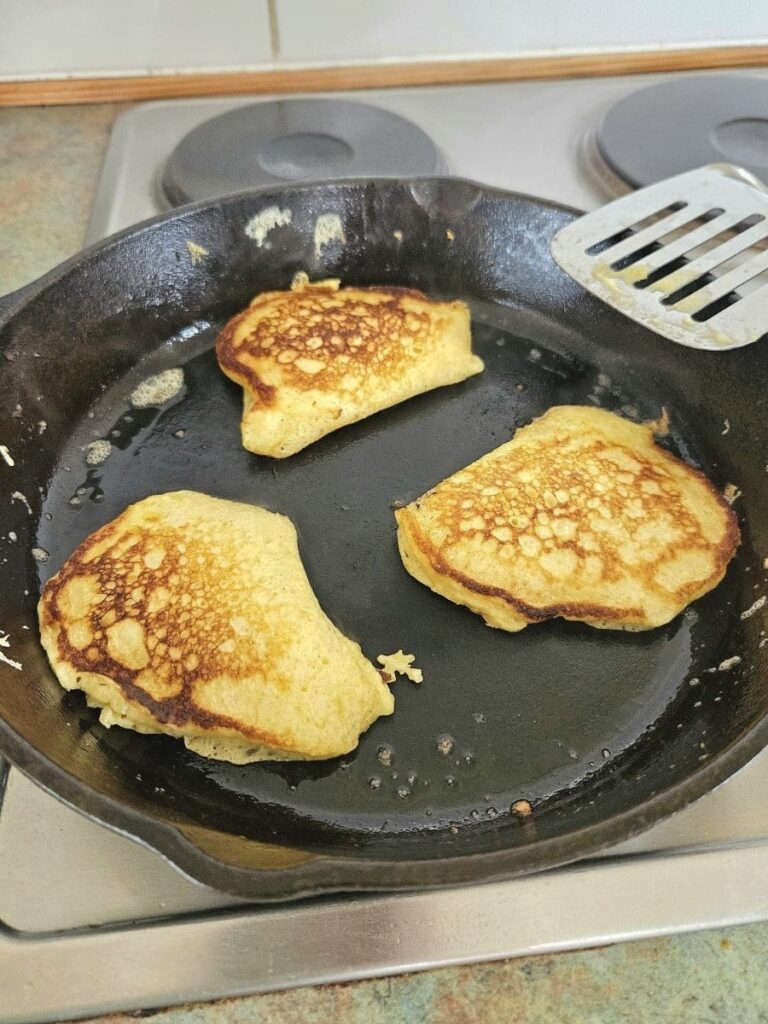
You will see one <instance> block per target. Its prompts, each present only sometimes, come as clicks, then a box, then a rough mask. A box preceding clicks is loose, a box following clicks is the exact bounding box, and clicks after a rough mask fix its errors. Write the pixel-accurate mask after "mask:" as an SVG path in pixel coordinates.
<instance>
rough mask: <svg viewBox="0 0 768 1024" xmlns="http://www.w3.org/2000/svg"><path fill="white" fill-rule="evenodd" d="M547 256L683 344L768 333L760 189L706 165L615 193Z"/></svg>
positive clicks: (735, 171) (766, 230)
mask: <svg viewBox="0 0 768 1024" xmlns="http://www.w3.org/2000/svg"><path fill="white" fill-rule="evenodd" d="M552 255H553V256H554V258H555V260H556V261H557V263H558V264H559V265H560V266H561V267H562V269H563V270H565V271H566V273H568V274H570V275H571V277H573V278H575V280H577V281H578V282H579V283H580V284H581V285H583V286H584V287H585V288H586V289H587V290H588V291H590V292H592V293H593V294H594V295H597V296H598V297H599V298H600V299H602V300H603V301H604V302H606V303H608V305H609V306H613V308H614V309H618V310H619V311H620V312H622V313H624V314H626V315H627V316H629V317H631V318H632V319H633V320H637V321H638V323H641V324H643V325H644V326H646V327H649V328H650V329H651V330H653V331H656V332H657V333H658V334H661V335H663V336H664V337H666V338H669V339H670V340H671V341H676V342H678V343H679V344H680V345H688V346H689V347H691V348H701V349H712V350H723V349H729V348H738V347H740V346H742V345H749V344H751V343H752V342H753V341H758V340H759V339H760V338H761V337H762V336H763V335H764V334H766V333H768V289H766V287H765V285H766V284H767V283H768V189H766V187H765V186H764V185H763V184H762V182H760V181H758V179H757V178H755V177H754V176H753V175H752V174H750V173H749V172H748V171H745V170H742V169H741V168H739V167H734V166H732V165H730V164H711V165H709V166H707V167H701V168H699V169H698V170H695V171H687V172H686V173H685V174H679V175H677V176H676V177H674V178H667V179H666V180H665V181H660V182H658V183H657V184H655V185H649V186H647V187H646V188H642V189H639V190H638V191H637V192H633V193H630V194H629V195H627V196H622V198H620V199H616V200H614V201H613V202H611V203H608V204H607V205H606V206H603V207H601V208H600V209H599V210H595V211H594V212H592V213H588V214H585V215H584V216H583V217H580V218H579V219H578V220H575V221H573V222H572V223H571V224H568V225H567V226H566V227H564V228H562V230H560V231H559V232H558V233H557V234H556V235H555V237H554V238H553V240H552Z"/></svg>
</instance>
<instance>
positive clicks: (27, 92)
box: [0, 45, 768, 107]
mask: <svg viewBox="0 0 768 1024" xmlns="http://www.w3.org/2000/svg"><path fill="white" fill-rule="evenodd" d="M764 66H768V46H763V45H759V46H758V45H755V46H721V47H707V48H697V49H686V50H647V51H646V50H643V51H636V52H626V53H624V52H622V53H599V54H569V55H558V56H550V57H509V58H492V59H483V60H450V61H440V60H435V61H419V62H414V63H409V64H400V63H397V64H395V63H388V64H370V65H347V66H339V67H312V68H307V67H290V66H288V67H282V68H267V69H264V70H260V71H228V72H221V73H215V74H206V73H203V74H162V75H137V76H135V77H134V76H131V77H125V78H66V79H44V80H39V81H24V82H0V107H12V106H18V107H23V106H39V105H48V104H68V103H124V102H128V101H131V100H159V99H181V98H184V97H190V96H224V95H231V96H234V95H241V94H247V93H267V92H270V93H271V92H278V93H290V92H334V91H339V90H347V89H349V90H352V89H385V88H394V87H396V86H416V85H457V84H467V83H470V82H512V81H519V80H521V79H537V78H582V77H594V76H597V75H632V74H641V73H645V72H654V71H694V70H703V69H705V68H710V69H712V68H739V67H764Z"/></svg>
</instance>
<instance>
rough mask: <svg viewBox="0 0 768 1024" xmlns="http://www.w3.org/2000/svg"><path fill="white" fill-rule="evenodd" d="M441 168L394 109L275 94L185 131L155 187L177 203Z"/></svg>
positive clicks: (432, 149) (433, 151)
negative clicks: (292, 184) (277, 97)
mask: <svg viewBox="0 0 768 1024" xmlns="http://www.w3.org/2000/svg"><path fill="white" fill-rule="evenodd" d="M444 171H445V165H444V163H443V160H442V157H441V155H440V152H439V151H438V149H437V147H436V146H435V145H434V143H433V142H432V141H431V140H430V138H429V137H428V136H427V135H426V134H425V133H424V132H423V131H422V130H421V129H420V128H417V127H416V125H415V124H412V123H411V122H410V121H407V120H406V119H405V118H403V117H400V116H398V115H397V114H392V113H390V112H389V111H387V110H380V109H379V108H378V107H371V106H368V105H367V104H365V103H355V102H352V101H350V100H277V101H269V102H264V103H253V104H250V105H248V106H245V107H238V108H236V109H234V110H230V111H228V112H227V113H226V114H220V115H219V116H218V117H214V118H212V119H211V120H209V121H206V122H205V123H204V124H201V125H199V126H198V127H197V128H195V129H193V130H192V131H191V132H189V134H188V135H185V136H184V138H183V139H182V140H181V142H180V143H179V145H178V146H177V147H176V149H175V150H174V151H173V153H172V154H171V156H170V158H169V160H168V162H167V164H166V165H165V170H164V172H163V177H162V187H163V192H164V193H165V196H166V198H167V199H168V202H170V203H171V205H172V206H180V205H182V204H183V203H190V202H195V201H196V200H198V199H211V198H214V197H215V196H221V195H227V194H229V193H231V192H239V191H242V190H244V189H249V188H255V187H258V186H260V185H280V184H284V183H285V182H294V181H320V180H328V179H333V178H351V177H366V176H383V177H412V176H418V175H432V174H440V173H444Z"/></svg>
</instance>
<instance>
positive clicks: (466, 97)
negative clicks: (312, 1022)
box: [0, 75, 768, 1024]
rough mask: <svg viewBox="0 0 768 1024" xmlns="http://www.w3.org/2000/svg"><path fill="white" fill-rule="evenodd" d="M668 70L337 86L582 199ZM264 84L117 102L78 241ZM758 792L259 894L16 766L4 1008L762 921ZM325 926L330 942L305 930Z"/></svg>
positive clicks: (9, 800) (470, 174)
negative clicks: (370, 883)
mask: <svg viewBox="0 0 768 1024" xmlns="http://www.w3.org/2000/svg"><path fill="white" fill-rule="evenodd" d="M679 77H680V76H678V78H679ZM707 77H708V78H710V79H711V78H712V76H711V75H709V76H707ZM758 77H759V76H758ZM662 80H663V79H662V78H661V76H638V77H632V78H608V79H584V80H577V81H557V82H530V83H510V84H504V85H475V86H451V87H440V88H432V89H401V90H400V89H396V90H386V91H380V92H373V91H371V92H366V93H355V94H350V96H349V97H343V96H342V97H339V96H337V97H336V98H337V99H338V98H349V99H356V100H363V101H364V102H366V103H370V104H372V105H373V106H376V107H378V108H381V109H382V110H385V111H389V112H391V113H392V114H396V115H400V116H401V117H404V118H407V119H408V120H409V121H411V122H413V123H414V124H415V125H416V126H417V127H418V128H420V129H421V130H422V131H424V132H426V134H427V135H428V136H429V137H430V138H431V140H432V142H433V143H434V145H435V146H436V148H437V150H438V151H439V152H440V153H441V154H442V156H443V157H444V159H445V161H446V164H447V166H448V169H449V171H450V172H451V173H453V174H457V175H461V176H462V177H467V178H474V179H476V180H478V181H483V182H487V183H489V184H492V185H496V186H500V187H503V188H508V189H512V190H515V191H519V192H526V193H530V194H533V195H538V196H541V197H543V198H547V199H551V200H555V201H557V202H561V203H565V204H569V205H573V206H577V207H581V208H593V207H595V206H597V205H599V204H601V203H603V202H605V201H606V200H607V199H608V198H610V196H611V194H612V192H615V190H616V188H617V187H618V186H617V183H616V182H615V181H613V180H612V179H611V177H610V176H606V175H604V174H603V173H602V172H601V171H600V164H599V161H596V160H594V158H593V157H594V154H593V151H592V150H593V146H592V144H591V143H590V142H589V141H588V140H589V139H590V137H593V133H594V130H595V128H596V126H597V125H598V124H599V123H600V121H601V120H602V118H603V117H604V115H605V113H606V112H607V111H608V110H609V108H610V107H611V106H612V104H614V103H615V102H616V101H617V100H619V99H622V98H623V97H625V96H628V95H629V94H630V93H632V92H634V91H636V90H638V89H640V88H642V87H645V86H647V85H652V84H654V83H655V82H658V81H662ZM765 80H766V76H763V81H765ZM256 99H257V98H256V97H240V98H238V99H211V100H185V101H169V102H161V103H152V104H146V105H143V106H140V107H136V108H134V109H133V110H131V111H129V112H128V113H126V114H123V115H122V116H121V117H120V118H119V119H118V121H117V122H116V125H115V129H114V133H113V136H112V141H111V145H110V148H109V152H108V154H107V158H106V161H105V164H104V169H103V173H102V178H101V182H100V185H99V189H98V192H97V195H96V199H95V203H94V207H93V214H92V219H91V223H90V226H89V230H88V236H87V241H88V242H93V241H96V240H97V239H99V238H102V237H104V236H105V235H107V234H110V233H112V232H114V231H117V230H119V229H121V228H123V227H126V226H128V225H130V224H133V223H136V222H137V221H140V220H143V219H145V218H147V217H150V216H152V215H154V214H155V213H157V212H158V210H160V209H163V208H164V203H165V200H164V199H163V192H162V189H161V187H160V185H161V176H162V172H163V168H164V166H165V163H166V161H167V159H168V157H169V154H170V152H171V150H172V149H173V148H174V146H175V145H176V144H177V143H178V142H180V141H181V140H182V139H183V138H184V136H185V135H186V134H187V133H188V132H190V131H191V130H193V129H194V128H196V127H197V126H198V125H200V124H202V123H203V122H205V121H206V120H208V119H210V118H212V117H215V116H217V115H219V114H223V113H226V112H228V111H231V110H238V109H240V108H242V107H244V106H246V105H248V104H249V103H253V102H254V101H255V100H256ZM258 99H264V97H260V98H258ZM766 797H768V751H766V752H765V753H763V754H761V755H760V756H758V757H757V758H755V760H754V761H752V762H751V763H750V764H749V765H748V766H747V767H746V768H744V769H743V770H742V771H741V772H739V773H738V775H736V776H734V777H733V778H732V779H730V780H729V781H728V782H726V783H724V784H723V785H722V786H720V787H719V788H718V789H717V790H715V791H714V792H713V793H711V794H710V795H708V796H707V797H704V798H703V799H701V800H699V801H698V802H697V803H695V804H694V805H692V806H691V807H689V808H688V809H686V810H685V811H682V812H680V813H678V814H677V815H675V816H674V817H673V818H671V819H669V820H668V821H666V822H663V823H661V824H659V825H657V826H656V827H655V828H653V829H652V830H650V831H649V832H646V833H644V834H643V835H641V836H639V837H637V838H635V839H633V840H631V841H629V842H626V843H623V844H622V845H621V846H617V847H614V848H612V849H611V850H609V851H607V852H606V853H604V854H603V855H602V856H601V857H599V858H595V859H593V860H590V861H585V862H582V863H580V864H577V865H574V866H572V867H569V868H565V869H561V870H557V871H552V872H548V873H546V874H543V875H538V876H534V877H530V878H523V879H518V880H514V881H510V882H505V883H493V884H486V885H475V886H469V887H465V888H461V889H454V890H450V891H441V892H431V893H416V894H407V895H388V896H356V897H335V898H322V899H318V900H312V901H305V902H303V903H298V904H294V905H292V906H284V907H271V908H269V907H268V908H264V907H262V908H258V907H254V906H252V905H248V904H244V903H242V902H239V901H237V900H235V899H233V898H231V897H228V896H224V895H222V894H220V893H216V892H213V891H212V890H209V889H206V888H204V887H202V886H200V885H198V884H197V883H194V882H192V881H190V880H189V879H187V878H185V877H184V876H182V875H181V874H180V873H179V872H178V871H177V870H176V869H175V868H173V867H171V866H170V865H169V864H168V863H166V862H165V861H164V860H163V859H162V858H161V857H160V856H159V855H157V854H155V853H153V852H151V851H149V850H147V849H145V848H143V847H142V846H140V845H139V844H137V843H135V842H133V841H131V840H129V839H127V838H126V837H124V836H121V835H119V834H117V833H115V832H111V831H108V830H107V829H106V828H103V827H102V826H100V825H97V824H95V823H93V822H91V821H89V820H87V819H86V818H83V817H81V816H80V815H78V814H77V813H76V812H75V811H73V810H71V809H69V808H68V807H65V806H64V805H62V804H60V803H59V802H57V801H56V800H55V799H53V798H52V797H51V796H49V795H48V794H47V793H45V792H44V791H42V790H41V789H39V788H37V787H36V786H34V785H33V784H32V783H30V782H29V781H27V780H26V779H25V778H24V777H23V776H22V775H21V774H20V773H19V772H18V771H16V770H14V769H11V770H10V771H9V772H8V774H7V779H6V785H5V792H4V797H3V800H2V805H1V806H0V877H2V879H3V885H2V886H1V887H0V1021H2V1022H6V1021H7V1022H11V1021H12V1022H14V1024H20V1022H22V1021H45V1020H62V1019H66V1018H71V1017H85V1016H90V1015H93V1014H96V1013H101V1012H107V1011H110V1010H127V1009H133V1008H148V1007H153V1006H163V1005H168V1004H171V1003H174V1002H182V1001H188V1000H202V999H213V998H215V997H219V996H225V995H235V994H244V993H248V992H256V991H266V990H269V989H276V988H285V987H289V986H291V985H300V984H314V983H318V982H322V981H331V980H348V979H353V978H360V977H365V976H371V975H381V974H387V973H398V972H401V971H405V970H415V969H419V968H426V967H431V966H437V965H440V964H448V963H461V962H472V961H477V960H484V959H494V958H501V957H507V956H513V955H519V954H522V953H531V952H544V951H549V952H551V951H553V950H560V949H570V948H576V947H580V946H587V945H595V944H603V943H608V942H614V941H620V940H625V939H630V938H639V937H641V936H648V935H654V934H664V933H669V932H674V931H683V930H690V929H695V928H705V927H712V926H717V925H725V924H734V923H738V922H746V921H754V920H760V919H764V918H768V870H767V869H768V799H766ZM329 930H332V932H333V934H334V936H335V938H334V942H332V943H327V942H318V941H316V938H317V936H318V935H322V934H328V931H329ZM179 950H183V956H180V955H179ZM126 962H130V963H131V965H132V967H131V971H130V972H128V971H126V970H124V969H121V967H122V965H124V964H125V963H126ZM84 964H87V965H88V967H87V970H85V969H84V966H83V965H84Z"/></svg>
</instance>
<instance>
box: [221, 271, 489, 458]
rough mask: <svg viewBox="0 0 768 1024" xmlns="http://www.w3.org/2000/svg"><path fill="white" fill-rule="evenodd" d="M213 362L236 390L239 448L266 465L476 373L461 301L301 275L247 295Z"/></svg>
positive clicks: (476, 363) (476, 362)
mask: <svg viewBox="0 0 768 1024" xmlns="http://www.w3.org/2000/svg"><path fill="white" fill-rule="evenodd" d="M216 356H217V359H218V361H219V366H220V367H221V369H222V370H223V371H224V373H225V374H226V375H227V376H228V377H230V378H231V379H232V380H233V381H235V382H236V383H238V384H240V385H242V387H243V391H244V396H243V399H244V404H243V418H242V423H241V430H242V439H243V445H244V447H245V448H247V449H248V450H249V451H252V452H256V453H257V454H259V455H271V456H273V457H274V458H276V459H283V458H286V457H287V456H288V455H293V454H294V453H295V452H298V451H301V449H302V448H305V447H306V446H307V445H308V444H311V443H312V442H313V441H317V440H318V439H319V438H321V437H324V436H325V435H326V434H330V433H331V431H333V430H338V429H339V428H340V427H344V426H346V425H347V424H349V423H355V422H356V421H357V420H361V419H364V418H365V417H366V416H371V415H372V414H373V413H376V412H379V411H380V410H381V409H387V408H388V407H389V406H391V405H396V404H397V403H398V402H402V401H404V400H405V399H407V398H412V397H413V396H414V395H419V394H421V393H422V392H424V391H430V390H431V389H432V388H438V387H442V386H443V385H446V384H456V383H458V382H459V381H462V380H465V379H466V378H467V377H470V376H472V374H475V373H480V371H481V370H482V369H483V363H482V360H480V359H479V358H478V357H477V356H475V355H473V354H472V339H471V335H470V325H469V310H468V309H467V307H466V306H465V305H464V303H463V302H437V301H436V300H434V299H429V298H427V296H426V295H423V294H422V293H421V292H419V291H415V290H413V289H408V288H341V289H340V288H339V282H338V281H319V282H317V283H316V284H309V283H308V282H307V280H306V275H297V278H296V280H295V281H294V285H293V287H292V289H291V290H290V291H284V292H265V293H264V294H263V295H257V296H256V298H255V299H254V300H253V302H251V304H250V306H249V307H248V308H247V309H246V310H245V311H244V312H242V313H240V314H238V315H237V316H236V317H234V318H233V319H232V320H230V321H229V323H228V324H227V325H226V326H225V327H224V329H223V330H222V332H221V334H220V335H219V337H218V339H217V341H216Z"/></svg>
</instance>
